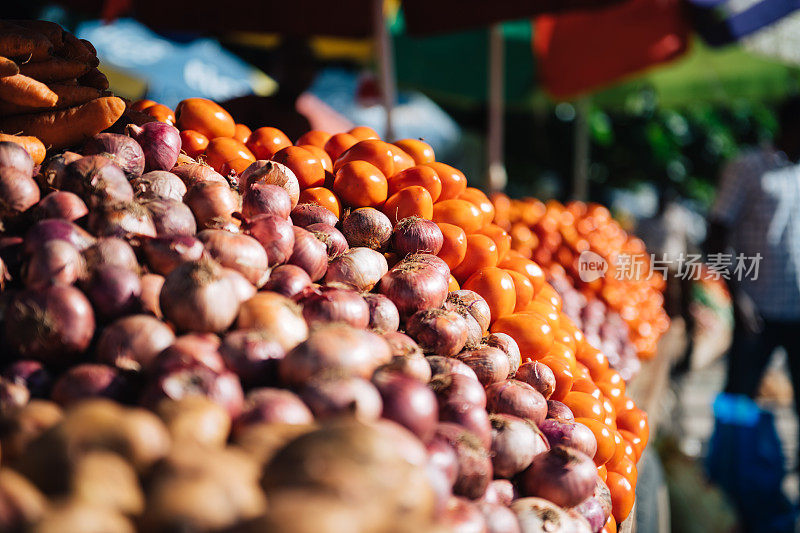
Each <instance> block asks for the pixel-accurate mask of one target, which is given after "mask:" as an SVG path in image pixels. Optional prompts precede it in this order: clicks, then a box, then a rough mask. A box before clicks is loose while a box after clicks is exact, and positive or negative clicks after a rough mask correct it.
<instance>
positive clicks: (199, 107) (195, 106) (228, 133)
mask: <svg viewBox="0 0 800 533" xmlns="http://www.w3.org/2000/svg"><path fill="white" fill-rule="evenodd" d="M175 116H176V117H177V119H178V121H177V123H176V125H177V126H178V129H181V130H195V131H199V132H200V133H202V134H203V135H205V136H206V137H208V138H209V139H213V138H214V137H233V134H234V133H236V123H235V122H234V121H233V117H231V115H230V113H228V112H227V111H225V110H224V109H223V108H222V106H220V105H219V104H218V103H216V102H212V101H211V100H208V99H206V98H187V99H186V100H181V102H180V103H178V107H176V108H175Z"/></svg>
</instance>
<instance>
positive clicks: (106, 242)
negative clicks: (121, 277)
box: [83, 237, 139, 272]
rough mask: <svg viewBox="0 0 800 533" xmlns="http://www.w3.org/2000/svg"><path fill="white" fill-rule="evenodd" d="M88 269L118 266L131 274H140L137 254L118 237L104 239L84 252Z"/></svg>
mask: <svg viewBox="0 0 800 533" xmlns="http://www.w3.org/2000/svg"><path fill="white" fill-rule="evenodd" d="M83 257H84V258H85V259H86V266H87V267H88V269H89V270H90V271H91V270H94V269H95V268H98V267H100V266H118V267H120V268H125V269H128V270H130V271H131V272H139V262H138V260H137V259H136V252H134V251H133V247H132V246H131V245H130V244H128V242H127V241H125V240H123V239H120V238H118V237H103V238H101V239H98V240H97V242H96V243H94V244H93V245H92V246H90V247H89V248H88V249H86V251H84V252H83Z"/></svg>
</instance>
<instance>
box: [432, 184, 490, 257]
mask: <svg viewBox="0 0 800 533" xmlns="http://www.w3.org/2000/svg"><path fill="white" fill-rule="evenodd" d="M439 198H441V196H440V197H439ZM433 220H434V222H446V223H447V224H455V225H456V226H458V227H460V228H461V229H463V230H464V231H465V232H466V233H467V235H469V234H471V233H475V232H476V231H478V230H479V229H481V226H482V222H483V217H482V216H481V212H480V210H479V209H478V208H477V207H476V206H475V204H473V203H471V202H468V201H466V200H458V199H451V200H444V201H439V202H438V203H437V204H436V205H434V206H433ZM490 240H491V239H490ZM495 248H497V246H496V245H495Z"/></svg>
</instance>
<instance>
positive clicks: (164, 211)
mask: <svg viewBox="0 0 800 533" xmlns="http://www.w3.org/2000/svg"><path fill="white" fill-rule="evenodd" d="M143 205H144V206H145V207H146V208H147V210H148V211H150V217H151V218H152V220H153V224H154V226H155V228H156V235H158V236H170V235H194V234H195V233H197V223H196V222H195V220H194V215H193V214H192V210H191V209H189V206H187V205H186V204H184V203H183V202H181V201H180V200H171V199H170V200H163V199H155V200H148V201H146V202H144V204H143Z"/></svg>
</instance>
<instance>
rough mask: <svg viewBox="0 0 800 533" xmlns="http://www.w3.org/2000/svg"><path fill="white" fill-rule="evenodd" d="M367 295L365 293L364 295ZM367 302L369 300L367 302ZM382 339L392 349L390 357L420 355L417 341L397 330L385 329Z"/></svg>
mask: <svg viewBox="0 0 800 533" xmlns="http://www.w3.org/2000/svg"><path fill="white" fill-rule="evenodd" d="M365 296H367V295H365ZM367 304H369V301H368V302H367ZM383 338H384V340H385V341H386V342H387V343H389V349H390V350H391V351H392V357H415V356H421V355H422V350H421V349H420V347H419V345H418V344H417V341H415V340H414V339H412V338H411V337H409V336H408V335H406V334H405V333H400V332H399V331H386V332H384V333H383ZM425 364H427V365H428V368H429V369H430V364H429V363H428V361H427V359H426V360H425Z"/></svg>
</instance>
